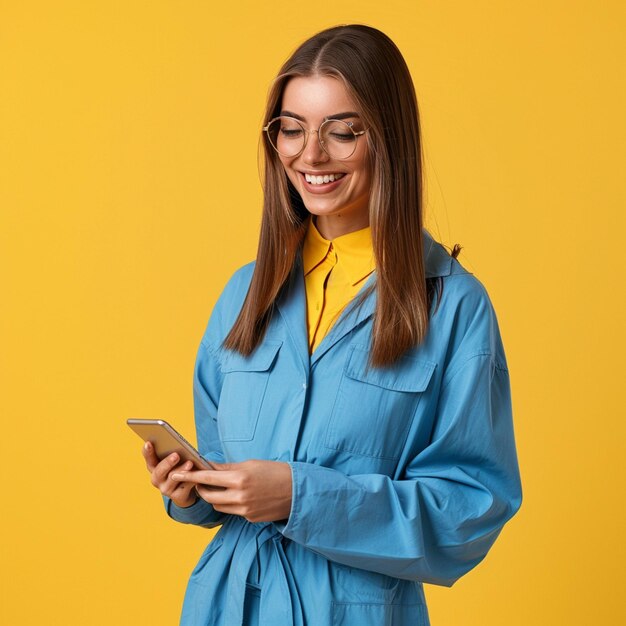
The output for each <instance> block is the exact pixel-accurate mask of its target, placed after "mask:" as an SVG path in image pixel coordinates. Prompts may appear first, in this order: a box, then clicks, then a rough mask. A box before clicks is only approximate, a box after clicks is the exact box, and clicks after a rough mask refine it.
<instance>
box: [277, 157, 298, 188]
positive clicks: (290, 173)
mask: <svg viewBox="0 0 626 626" xmlns="http://www.w3.org/2000/svg"><path fill="white" fill-rule="evenodd" d="M280 162H281V163H282V165H283V169H284V170H285V174H287V178H288V179H289V180H290V181H291V182H292V183H294V184H295V183H296V181H297V180H298V173H297V172H296V171H295V170H294V169H293V161H286V160H284V159H281V160H280Z"/></svg>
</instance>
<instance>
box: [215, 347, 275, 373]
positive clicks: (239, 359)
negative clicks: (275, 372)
mask: <svg viewBox="0 0 626 626" xmlns="http://www.w3.org/2000/svg"><path fill="white" fill-rule="evenodd" d="M282 345H283V342H282V341H264V342H262V343H261V345H259V346H258V347H257V348H256V349H255V351H254V352H253V353H252V354H251V355H250V356H243V355H242V354H239V352H233V351H231V352H228V354H227V356H226V357H225V359H224V362H223V363H222V365H221V367H220V369H221V371H222V373H224V374H228V373H229V372H266V371H267V370H269V369H270V367H272V364H273V363H274V359H275V358H276V355H277V354H278V351H279V350H280V347H281V346H282Z"/></svg>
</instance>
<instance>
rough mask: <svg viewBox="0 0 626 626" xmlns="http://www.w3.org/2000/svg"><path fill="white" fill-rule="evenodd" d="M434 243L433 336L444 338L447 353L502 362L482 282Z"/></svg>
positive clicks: (495, 322)
mask: <svg viewBox="0 0 626 626" xmlns="http://www.w3.org/2000/svg"><path fill="white" fill-rule="evenodd" d="M433 245H434V246H436V248H433V249H435V250H436V255H437V256H436V257H435V258H436V259H437V267H439V268H440V271H439V272H438V274H437V276H438V277H440V278H441V280H442V290H441V298H440V301H439V302H438V303H437V305H436V309H435V310H434V312H433V314H432V317H431V327H432V329H433V331H434V335H435V336H436V337H437V338H439V339H442V338H443V337H445V342H446V344H447V345H448V354H449V355H453V354H459V355H461V354H463V353H464V354H466V355H468V354H470V355H471V354H490V355H492V356H493V357H495V358H496V359H497V360H498V361H501V362H504V353H503V348H502V343H501V338H500V331H499V327H498V320H497V317H496V312H495V310H494V307H493V304H492V301H491V298H490V297H489V294H488V292H487V289H486V288H485V285H484V284H483V283H482V282H481V281H480V280H479V279H478V278H477V277H476V276H475V275H474V274H472V273H471V272H469V271H468V270H467V269H466V268H465V267H463V265H462V263H461V262H459V261H458V260H457V259H454V258H453V257H452V256H450V255H449V254H448V252H447V251H446V250H445V248H443V246H441V244H438V243H437V242H434V244H433ZM431 254H432V253H431ZM444 255H445V256H444ZM446 257H447V258H446ZM431 268H432V259H431ZM441 268H444V269H445V271H441ZM431 271H432V269H431Z"/></svg>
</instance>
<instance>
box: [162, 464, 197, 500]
mask: <svg viewBox="0 0 626 626" xmlns="http://www.w3.org/2000/svg"><path fill="white" fill-rule="evenodd" d="M192 467H193V463H192V462H191V461H185V463H183V464H181V465H178V466H175V467H174V468H173V469H172V471H171V472H170V473H169V474H168V475H167V476H165V478H163V479H161V480H158V481H156V483H157V484H156V487H158V488H159V490H160V491H161V493H162V494H163V495H164V496H171V495H172V493H174V491H176V489H177V488H178V487H180V486H181V485H186V484H187V483H180V482H178V481H175V480H172V478H171V475H172V474H173V473H174V472H181V471H186V470H190V469H191V468H192ZM153 480H154V479H153ZM193 487H194V485H193V483H192V484H191V485H190V488H193Z"/></svg>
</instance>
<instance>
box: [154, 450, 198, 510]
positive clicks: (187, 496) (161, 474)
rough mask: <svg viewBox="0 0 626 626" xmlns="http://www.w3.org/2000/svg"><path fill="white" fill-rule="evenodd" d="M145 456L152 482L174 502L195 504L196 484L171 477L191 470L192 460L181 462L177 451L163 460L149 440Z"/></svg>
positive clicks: (185, 505)
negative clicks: (178, 480)
mask: <svg viewBox="0 0 626 626" xmlns="http://www.w3.org/2000/svg"><path fill="white" fill-rule="evenodd" d="M142 453H143V458H144V459H145V460H146V467H147V468H148V471H149V472H150V482H151V483H152V484H153V485H154V486H155V487H156V488H157V489H158V490H159V491H160V492H161V493H162V494H163V495H164V496H167V497H168V498H170V500H172V502H173V503H174V504H175V505H176V506H179V507H181V508H186V507H188V506H191V505H192V504H195V502H196V500H197V499H198V494H197V493H196V490H195V484H194V483H190V482H176V481H173V480H172V479H171V475H172V474H173V473H175V472H179V471H181V470H190V469H191V468H192V467H193V463H192V462H191V461H187V462H185V463H180V457H179V456H178V454H177V453H176V452H172V454H170V455H168V456H166V457H165V458H164V459H163V460H162V461H159V458H158V457H157V455H156V452H155V451H154V446H153V445H152V444H151V443H150V442H149V441H147V442H146V443H145V444H144V446H143V449H142Z"/></svg>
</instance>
